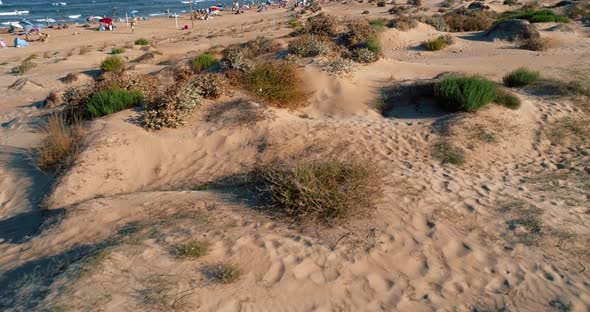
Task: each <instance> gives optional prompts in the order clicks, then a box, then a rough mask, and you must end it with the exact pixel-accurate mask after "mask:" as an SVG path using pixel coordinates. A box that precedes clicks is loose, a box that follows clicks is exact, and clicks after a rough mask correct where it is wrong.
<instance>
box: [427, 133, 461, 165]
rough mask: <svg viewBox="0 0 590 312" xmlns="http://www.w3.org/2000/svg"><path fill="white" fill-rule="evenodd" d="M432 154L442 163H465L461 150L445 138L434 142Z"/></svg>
mask: <svg viewBox="0 0 590 312" xmlns="http://www.w3.org/2000/svg"><path fill="white" fill-rule="evenodd" d="M432 155H433V156H434V158H436V159H438V160H440V161H441V162H442V163H443V164H453V165H461V164H463V163H465V156H464V154H463V151H462V150H461V149H459V148H457V147H455V146H454V145H453V144H452V143H451V142H449V141H448V140H447V139H442V140H440V141H438V142H436V143H434V146H433V148H432Z"/></svg>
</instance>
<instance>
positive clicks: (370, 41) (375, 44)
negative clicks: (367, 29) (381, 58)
mask: <svg viewBox="0 0 590 312" xmlns="http://www.w3.org/2000/svg"><path fill="white" fill-rule="evenodd" d="M365 47H366V48H367V49H368V50H369V51H371V52H373V53H375V54H381V41H379V38H378V37H377V35H371V36H369V38H367V42H366V43H365Z"/></svg>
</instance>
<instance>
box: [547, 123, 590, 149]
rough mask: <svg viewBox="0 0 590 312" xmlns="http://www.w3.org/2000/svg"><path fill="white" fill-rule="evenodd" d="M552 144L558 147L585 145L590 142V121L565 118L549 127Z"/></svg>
mask: <svg viewBox="0 0 590 312" xmlns="http://www.w3.org/2000/svg"><path fill="white" fill-rule="evenodd" d="M548 136H549V139H550V140H551V143H553V144H557V145H573V146H574V145H584V144H586V143H587V142H590V139H589V138H590V121H589V120H584V119H575V118H572V117H565V118H562V119H559V120H557V121H556V122H554V123H553V124H552V125H551V126H550V127H549V133H548Z"/></svg>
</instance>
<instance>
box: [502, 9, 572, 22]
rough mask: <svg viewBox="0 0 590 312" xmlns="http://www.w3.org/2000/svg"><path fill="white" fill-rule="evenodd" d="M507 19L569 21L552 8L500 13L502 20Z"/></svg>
mask: <svg viewBox="0 0 590 312" xmlns="http://www.w3.org/2000/svg"><path fill="white" fill-rule="evenodd" d="M506 19H525V20H527V21H529V22H531V23H549V22H555V23H568V22H569V20H568V18H567V17H565V16H562V15H559V14H556V13H555V12H553V11H551V10H534V9H527V10H520V11H508V12H504V13H502V14H501V15H500V19H499V20H500V21H501V20H506Z"/></svg>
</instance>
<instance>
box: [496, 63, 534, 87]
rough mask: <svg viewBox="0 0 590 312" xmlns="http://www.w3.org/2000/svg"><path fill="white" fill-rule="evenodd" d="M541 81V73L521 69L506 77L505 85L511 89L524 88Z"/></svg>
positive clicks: (524, 68)
mask: <svg viewBox="0 0 590 312" xmlns="http://www.w3.org/2000/svg"><path fill="white" fill-rule="evenodd" d="M537 80H539V72H538V71H534V70H530V69H528V68H526V67H519V68H517V69H515V70H513V71H511V72H510V73H508V74H506V76H504V79H503V81H504V85H505V86H507V87H510V88H513V87H522V86H526V85H529V84H531V83H533V82H536V81H537Z"/></svg>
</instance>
